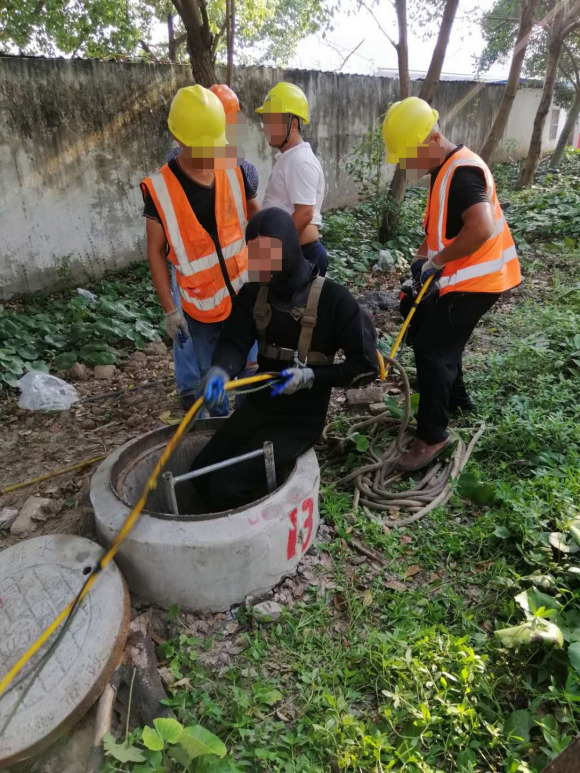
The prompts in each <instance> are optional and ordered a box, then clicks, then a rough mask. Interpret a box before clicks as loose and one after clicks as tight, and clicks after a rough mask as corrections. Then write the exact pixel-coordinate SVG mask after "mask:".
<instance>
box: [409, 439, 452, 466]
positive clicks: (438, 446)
mask: <svg viewBox="0 0 580 773" xmlns="http://www.w3.org/2000/svg"><path fill="white" fill-rule="evenodd" d="M452 442H453V441H452V440H451V438H450V437H448V438H445V440H442V441H441V443H433V444H429V443H426V442H425V441H424V440H421V439H420V438H417V440H415V442H414V444H413V445H412V446H411V448H410V449H409V450H408V451H407V453H406V454H403V456H402V457H401V458H400V459H399V461H398V465H397V466H398V467H399V469H400V470H402V471H403V472H415V471H416V470H422V469H423V467H427V465H428V464H431V462H433V461H435V459H437V457H438V456H441V454H442V453H443V452H444V451H445V449H446V448H448V447H449V446H450V445H451V444H452Z"/></svg>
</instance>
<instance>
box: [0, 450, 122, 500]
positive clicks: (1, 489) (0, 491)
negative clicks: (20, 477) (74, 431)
mask: <svg viewBox="0 0 580 773" xmlns="http://www.w3.org/2000/svg"><path fill="white" fill-rule="evenodd" d="M106 458H107V454H102V455H101V456H95V457H93V458H92V459H85V461H84V462H78V464H69V466H68V467H62V468H61V469H60V470H56V471H55V472H47V473H46V475H39V476H38V477H37V478H29V479H28V480H25V481H23V482H22V483H12V484H10V485H9V486H0V496H3V495H4V494H10V492H12V491H18V489H21V488H26V486H32V485H33V484H34V483H42V481H43V480H50V479H51V478H57V477H58V476H59V475H64V474H65V473H67V472H74V470H82V468H83V467H90V465H91V464H96V463H97V462H102V461H103V459H106Z"/></svg>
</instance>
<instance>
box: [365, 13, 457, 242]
mask: <svg viewBox="0 0 580 773" xmlns="http://www.w3.org/2000/svg"><path fill="white" fill-rule="evenodd" d="M397 5H398V3H397ZM458 5H459V0H447V1H446V3H445V8H444V9H443V17H442V19H441V26H440V28H439V34H438V35H437V42H436V43H435V48H434V49H433V55H432V57H431V63H430V64H429V70H428V71H427V75H426V77H425V80H424V81H423V85H422V87H421V92H420V94H419V96H420V98H421V99H424V100H425V101H426V102H429V103H431V102H432V100H433V98H434V96H435V91H436V89H437V84H438V83H439V78H440V77H441V70H442V68H443V61H444V59H445V53H446V51H447V45H448V43H449V36H450V34H451V29H452V27H453V23H454V21H455V14H456V13H457V7H458ZM397 18H399V13H398V10H397ZM404 18H405V37H404V40H405V52H407V26H406V25H407V16H406V8H405V17H404ZM399 25H400V21H399ZM402 40H403V36H402V34H401V27H400V26H399V45H401V42H402ZM397 53H398V52H397ZM405 61H406V63H407V73H406V74H407V78H408V77H409V68H408V60H407V59H405ZM400 66H401V60H400V59H399V81H400V83H401V84H402V83H403V79H402V78H401V70H400ZM407 84H408V80H407ZM401 88H402V86H401ZM408 93H409V92H408V91H407V95H408ZM401 98H402V99H404V97H403V95H402V92H401ZM406 189H407V178H406V176H405V172H404V171H403V170H402V169H401V167H400V166H397V168H396V170H395V174H394V176H393V179H392V180H391V185H390V186H389V193H388V196H387V203H386V206H385V208H384V210H383V215H382V218H381V224H380V226H379V241H381V242H386V241H388V240H389V239H392V238H393V236H394V235H395V234H396V233H397V230H398V228H399V218H400V216H401V205H402V203H403V199H404V198H405V191H406Z"/></svg>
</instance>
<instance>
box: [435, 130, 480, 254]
mask: <svg viewBox="0 0 580 773" xmlns="http://www.w3.org/2000/svg"><path fill="white" fill-rule="evenodd" d="M462 147H463V145H458V146H457V147H456V148H455V149H454V150H452V151H451V153H450V154H449V155H448V156H447V158H446V159H445V161H444V162H443V163H446V162H447V161H448V160H449V158H450V157H451V156H452V155H453V154H454V153H457V151H458V150H460V149H461V148H462ZM442 166H443V164H441V166H438V167H437V169H435V170H434V171H433V172H431V190H433V186H434V185H435V180H436V179H437V175H438V174H439V172H440V171H441V167H442ZM486 201H487V202H488V201H489V197H488V195H487V190H486V186H485V175H484V173H483V171H482V170H481V169H478V168H477V167H476V166H460V167H459V168H458V169H456V170H455V172H454V173H453V177H452V178H451V184H450V185H449V202H448V205H447V223H446V225H445V238H446V239H455V237H456V236H457V234H458V233H459V231H461V229H462V228H463V218H462V215H463V213H464V212H465V210H467V209H469V207H472V206H473V205H474V204H481V203H482V202H486Z"/></svg>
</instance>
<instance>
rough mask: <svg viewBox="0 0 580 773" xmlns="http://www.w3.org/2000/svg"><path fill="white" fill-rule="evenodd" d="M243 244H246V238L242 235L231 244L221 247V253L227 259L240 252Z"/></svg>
mask: <svg viewBox="0 0 580 773" xmlns="http://www.w3.org/2000/svg"><path fill="white" fill-rule="evenodd" d="M245 246H246V240H245V239H244V237H243V236H242V238H241V239H238V240H237V241H236V242H232V243H231V244H228V246H227V247H222V255H223V256H224V258H225V260H227V259H228V258H233V257H234V255H237V254H238V252H241V251H242V250H243V249H244V247H245Z"/></svg>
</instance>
